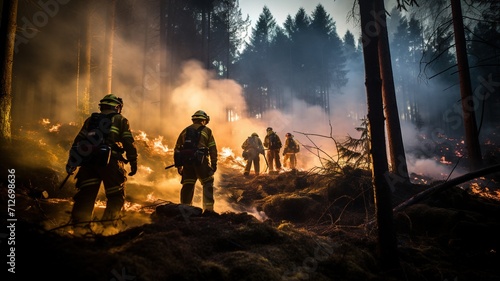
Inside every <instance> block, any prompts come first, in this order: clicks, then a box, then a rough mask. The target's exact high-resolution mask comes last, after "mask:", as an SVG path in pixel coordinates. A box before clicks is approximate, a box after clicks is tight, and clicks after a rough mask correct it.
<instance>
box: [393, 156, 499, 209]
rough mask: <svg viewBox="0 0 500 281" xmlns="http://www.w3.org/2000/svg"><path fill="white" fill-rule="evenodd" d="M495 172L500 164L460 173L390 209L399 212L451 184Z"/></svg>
mask: <svg viewBox="0 0 500 281" xmlns="http://www.w3.org/2000/svg"><path fill="white" fill-rule="evenodd" d="M495 172H500V164H498V165H494V166H490V167H487V168H484V169H481V170H477V171H474V172H470V173H467V174H465V175H462V176H459V177H456V178H453V179H451V180H449V181H446V182H443V183H441V184H438V185H435V186H433V187H430V188H428V189H426V190H424V191H422V192H420V193H418V194H416V195H414V196H412V197H410V199H408V200H406V201H404V202H403V203H401V204H399V205H397V206H396V207H394V208H393V209H392V211H393V212H399V211H401V210H402V209H404V208H406V207H408V206H410V205H413V204H415V203H418V202H420V201H422V200H424V199H425V198H428V197H430V196H431V195H433V194H436V193H439V192H442V191H444V190H446V189H448V188H451V187H453V186H456V185H458V184H461V183H464V182H467V181H470V180H473V179H475V178H478V177H482V176H485V175H489V174H492V173H495Z"/></svg>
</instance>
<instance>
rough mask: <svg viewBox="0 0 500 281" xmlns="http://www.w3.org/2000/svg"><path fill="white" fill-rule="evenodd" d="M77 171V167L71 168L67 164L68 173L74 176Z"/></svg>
mask: <svg viewBox="0 0 500 281" xmlns="http://www.w3.org/2000/svg"><path fill="white" fill-rule="evenodd" d="M75 170H76V167H75V166H71V165H70V164H66V172H67V173H68V174H70V175H72V174H73V173H74V172H75Z"/></svg>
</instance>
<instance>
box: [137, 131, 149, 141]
mask: <svg viewBox="0 0 500 281" xmlns="http://www.w3.org/2000/svg"><path fill="white" fill-rule="evenodd" d="M134 139H135V140H137V141H145V142H149V139H148V135H147V134H146V133H145V132H143V131H139V134H137V135H135V137H134Z"/></svg>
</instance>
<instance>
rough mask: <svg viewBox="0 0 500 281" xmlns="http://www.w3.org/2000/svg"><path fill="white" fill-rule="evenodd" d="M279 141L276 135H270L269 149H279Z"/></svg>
mask: <svg viewBox="0 0 500 281" xmlns="http://www.w3.org/2000/svg"><path fill="white" fill-rule="evenodd" d="M280 148H281V141H280V140H279V138H278V135H276V133H272V134H270V135H269V149H280Z"/></svg>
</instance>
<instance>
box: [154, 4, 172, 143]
mask: <svg viewBox="0 0 500 281" xmlns="http://www.w3.org/2000/svg"><path fill="white" fill-rule="evenodd" d="M173 5H174V3H173V1H172V0H161V1H160V74H161V73H165V74H166V81H165V83H160V109H159V118H158V120H159V128H160V130H165V129H166V128H168V126H167V124H166V120H165V118H163V117H164V116H166V115H167V114H166V113H164V107H165V105H166V104H167V103H168V97H169V96H170V91H171V89H172V84H171V81H172V77H171V76H172V75H173V73H172V66H173V65H174V62H173V61H174V58H173V57H172V55H170V56H167V50H168V51H170V54H174V52H173V50H172V49H171V46H173V44H172V45H170V44H171V43H173V42H172V41H173V38H174V34H173V33H174V28H173V27H172V26H173V22H174V21H173V17H174V15H175V12H174V11H175V9H174V8H173ZM160 133H161V134H163V135H165V134H167V132H166V131H160Z"/></svg>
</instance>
